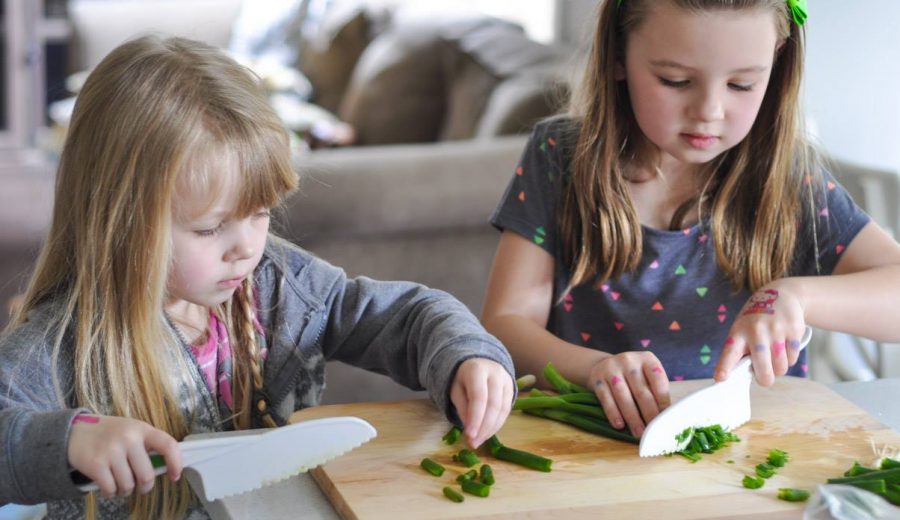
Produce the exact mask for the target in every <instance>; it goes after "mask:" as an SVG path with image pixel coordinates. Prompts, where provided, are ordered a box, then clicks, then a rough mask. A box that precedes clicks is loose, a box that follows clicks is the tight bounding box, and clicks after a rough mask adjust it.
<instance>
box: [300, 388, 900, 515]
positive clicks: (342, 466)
mask: <svg viewBox="0 0 900 520" xmlns="http://www.w3.org/2000/svg"><path fill="white" fill-rule="evenodd" d="M709 382H710V381H709V380H698V381H684V382H673V383H672V395H673V399H676V400H677V398H678V397H679V396H681V395H685V394H686V393H687V392H690V391H692V390H694V389H697V388H699V387H701V386H703V385H705V384H708V383H709ZM751 392H752V403H753V404H752V406H753V418H752V419H751V421H750V422H748V423H747V424H745V425H743V426H741V427H740V428H738V429H737V431H736V433H737V434H738V436H739V437H740V438H741V442H739V443H735V444H732V445H731V446H729V447H727V448H724V449H722V450H720V451H719V452H717V453H715V454H712V455H704V456H703V459H702V460H701V461H699V462H697V463H693V464H692V463H691V462H690V461H688V460H687V459H685V458H683V457H678V456H676V457H654V458H646V459H642V458H640V457H638V451H637V446H636V445H632V444H627V443H622V442H618V441H613V440H610V439H605V438H603V437H598V436H596V435H592V434H589V433H586V432H583V431H581V430H577V429H575V428H572V427H570V426H568V425H565V424H561V423H557V422H554V421H550V420H547V419H541V418H536V417H532V416H527V415H523V414H522V413H521V412H513V413H512V414H511V415H510V417H509V419H508V421H507V422H506V424H505V425H504V427H503V429H502V430H501V431H500V432H499V434H498V436H499V438H500V440H501V441H502V442H503V443H504V444H506V445H507V446H510V447H514V448H520V449H524V450H527V451H531V452H534V453H537V454H540V455H543V456H545V457H549V458H551V459H553V461H554V463H553V471H552V472H550V473H541V472H537V471H532V470H528V469H526V468H522V467H520V466H516V465H513V464H509V463H506V462H502V461H498V460H495V459H493V458H491V457H490V455H489V454H488V453H487V451H486V449H484V448H482V449H481V450H479V456H480V457H481V459H482V462H486V463H489V464H491V466H492V467H493V469H494V474H495V476H496V479H497V482H496V484H495V485H494V486H493V487H492V489H491V494H490V496H489V497H488V498H480V497H476V496H473V495H465V497H466V499H465V501H464V502H463V503H460V504H457V503H454V502H451V501H449V500H448V499H447V498H445V497H444V496H443V495H442V493H441V490H442V489H443V487H444V486H447V485H452V486H454V487H455V488H456V489H458V488H459V486H458V485H457V484H456V482H455V479H456V476H457V475H459V474H460V473H462V472H464V471H465V470H466V468H464V467H463V466H461V465H459V464H457V463H454V462H453V461H452V455H453V453H455V452H456V451H458V450H459V449H460V448H462V447H463V445H462V444H461V443H457V444H456V445H455V446H447V445H445V444H444V443H443V442H442V441H441V437H442V436H443V435H444V434H445V433H446V432H447V430H448V429H449V427H450V424H449V423H448V422H447V421H446V419H445V418H444V417H443V415H442V414H441V413H439V411H438V410H437V409H436V408H435V407H434V405H433V404H431V402H430V401H425V400H415V401H390V402H368V403H357V404H347V405H332V406H320V407H316V408H311V409H306V410H302V411H300V412H297V413H296V414H294V415H293V416H292V418H291V420H292V422H293V421H298V420H304V419H312V418H319V417H333V416H341V415H353V416H357V417H361V418H363V419H365V420H367V421H369V422H370V423H371V424H372V425H373V426H374V427H375V428H376V429H377V430H378V437H377V438H376V439H374V440H372V441H370V442H369V443H367V444H365V445H363V446H362V447H360V448H357V449H355V450H353V451H351V452H350V453H348V454H345V455H343V456H341V457H339V458H338V459H335V460H333V461H331V462H329V463H328V464H326V465H324V466H321V467H319V468H317V469H316V470H314V471H313V472H312V474H313V477H314V478H315V480H316V482H317V483H318V484H319V486H320V487H321V488H322V490H323V491H324V492H325V494H326V496H327V497H328V499H329V500H330V501H331V503H332V504H333V505H334V507H335V509H336V510H337V512H338V513H339V514H340V515H341V516H342V517H343V518H345V519H379V518H390V519H392V520H399V519H415V520H423V519H447V518H491V519H500V518H517V519H520V518H529V519H530V518H554V519H559V520H563V519H566V520H567V519H578V518H591V519H597V518H621V519H638V518H650V519H663V518H665V519H688V518H690V519H695V518H701V519H713V518H715V519H726V518H727V519H745V518H766V519H776V518H801V517H802V511H803V508H804V507H805V505H804V504H802V503H801V504H794V503H789V502H784V501H781V500H778V499H777V498H776V497H775V495H776V493H777V491H778V488H780V487H794V488H804V489H808V490H809V491H810V492H814V491H815V487H816V485H817V484H820V483H824V482H825V480H826V479H827V478H829V477H834V476H839V475H840V474H842V473H843V472H844V470H846V469H847V468H848V467H850V465H851V464H852V463H853V461H854V460H859V461H861V462H864V463H870V462H871V461H872V460H874V458H875V453H874V451H873V445H874V446H876V447H879V448H880V447H884V446H888V447H893V448H900V433H898V432H896V431H894V430H891V429H889V428H888V427H886V426H884V425H883V424H881V423H880V422H878V421H877V420H876V419H875V418H874V417H872V416H870V415H868V414H867V413H866V412H865V411H863V410H861V409H860V408H859V407H857V406H856V405H854V404H853V403H851V402H850V401H847V400H846V399H844V398H843V397H841V396H839V395H837V394H836V393H834V392H833V391H832V390H830V389H828V388H827V387H825V386H823V385H821V384H819V383H815V382H813V381H809V380H804V379H798V378H791V377H783V378H780V379H779V380H778V381H776V383H775V385H774V386H772V387H771V388H761V387H759V386H758V385H755V384H754V385H752V390H751ZM772 448H779V449H782V450H785V451H787V452H788V453H789V455H790V459H791V460H790V462H788V464H787V465H786V466H785V467H784V468H781V469H780V470H779V471H778V473H777V475H775V476H774V477H772V478H770V479H769V480H768V481H767V482H766V485H765V486H764V487H763V488H762V489H758V490H750V489H746V488H744V487H743V486H742V485H741V480H742V478H743V476H744V475H752V474H753V468H754V466H755V465H756V464H758V463H760V462H763V461H764V460H765V458H766V455H767V454H768V452H769V450H771V449H772ZM424 457H431V458H432V459H434V460H436V461H438V462H440V463H441V464H443V465H444V466H445V467H446V468H447V471H446V472H445V473H444V475H443V476H442V477H434V476H431V475H430V474H428V473H426V472H425V471H424V470H422V469H421V468H420V467H419V462H420V461H421V460H422V458H424ZM898 511H900V509H898Z"/></svg>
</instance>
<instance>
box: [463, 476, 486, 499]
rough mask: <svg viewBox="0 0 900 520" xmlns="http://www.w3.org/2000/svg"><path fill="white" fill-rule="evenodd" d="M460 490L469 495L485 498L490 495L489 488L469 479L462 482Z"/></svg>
mask: <svg viewBox="0 0 900 520" xmlns="http://www.w3.org/2000/svg"><path fill="white" fill-rule="evenodd" d="M462 490H463V491H465V492H466V493H469V494H470V495H475V496H477V497H486V496H488V495H489V494H490V493H491V486H488V485H486V484H482V483H481V482H475V480H471V479H470V480H463V481H462Z"/></svg>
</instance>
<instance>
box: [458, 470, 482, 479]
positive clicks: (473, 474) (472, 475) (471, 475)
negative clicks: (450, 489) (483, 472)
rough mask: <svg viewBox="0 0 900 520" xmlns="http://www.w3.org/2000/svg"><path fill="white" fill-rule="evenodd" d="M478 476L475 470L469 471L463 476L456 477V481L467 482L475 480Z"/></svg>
mask: <svg viewBox="0 0 900 520" xmlns="http://www.w3.org/2000/svg"><path fill="white" fill-rule="evenodd" d="M477 476H478V472H477V471H475V470H474V469H470V470H469V471H467V472H465V473H463V474H461V475H460V476H458V477H456V481H457V482H465V481H466V480H472V479H474V478H475V477H477Z"/></svg>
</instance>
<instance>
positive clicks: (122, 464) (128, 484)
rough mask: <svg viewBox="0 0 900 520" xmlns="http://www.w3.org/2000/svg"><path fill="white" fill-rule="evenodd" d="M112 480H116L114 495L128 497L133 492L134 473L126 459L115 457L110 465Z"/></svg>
mask: <svg viewBox="0 0 900 520" xmlns="http://www.w3.org/2000/svg"><path fill="white" fill-rule="evenodd" d="M111 469H112V474H113V478H115V480H116V490H115V494H116V495H119V496H126V497H127V496H129V495H131V493H133V492H134V473H133V472H132V470H131V465H130V464H129V463H128V459H127V458H126V457H116V459H115V460H114V461H113V463H112V465H111Z"/></svg>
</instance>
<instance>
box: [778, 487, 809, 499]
mask: <svg viewBox="0 0 900 520" xmlns="http://www.w3.org/2000/svg"><path fill="white" fill-rule="evenodd" d="M778 498H779V499H780V500H787V501H788V502H805V501H806V500H807V499H808V498H809V491H807V490H805V489H793V488H779V489H778Z"/></svg>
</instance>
